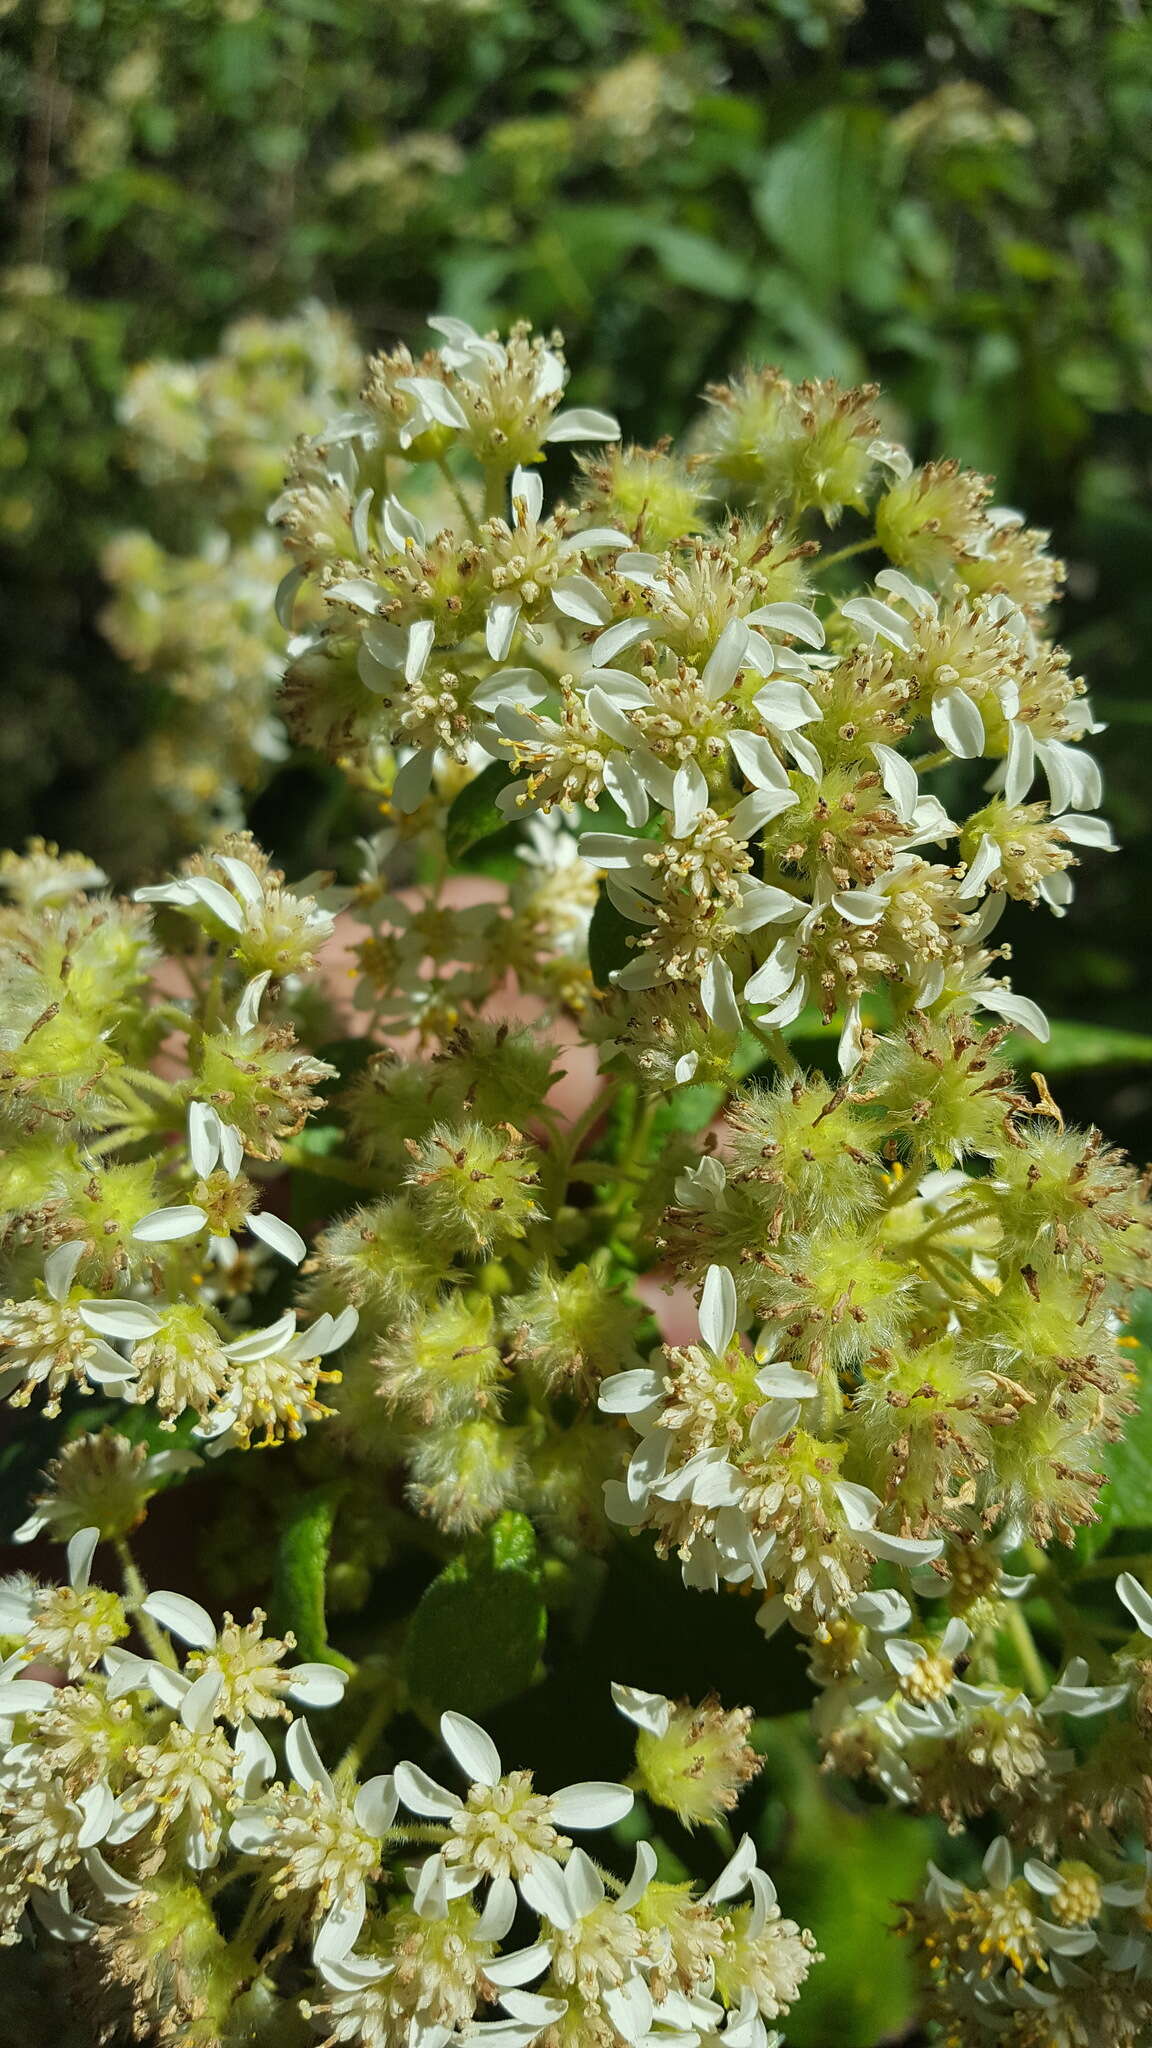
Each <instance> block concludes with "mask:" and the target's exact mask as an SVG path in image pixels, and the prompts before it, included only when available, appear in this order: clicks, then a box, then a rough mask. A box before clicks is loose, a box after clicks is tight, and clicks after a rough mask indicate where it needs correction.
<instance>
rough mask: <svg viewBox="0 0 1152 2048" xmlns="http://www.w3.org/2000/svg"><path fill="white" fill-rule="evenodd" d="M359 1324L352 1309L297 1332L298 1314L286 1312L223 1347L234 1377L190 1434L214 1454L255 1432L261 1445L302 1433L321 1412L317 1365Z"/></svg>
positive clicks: (319, 1365)
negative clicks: (261, 1438)
mask: <svg viewBox="0 0 1152 2048" xmlns="http://www.w3.org/2000/svg"><path fill="white" fill-rule="evenodd" d="M358 1322H359V1314H358V1312H357V1310H356V1309H354V1308H346V1309H343V1310H342V1311H341V1313H340V1315H338V1316H335V1317H334V1316H331V1315H329V1314H327V1312H325V1314H323V1315H320V1316H317V1318H316V1320H315V1322H313V1323H310V1324H309V1326H308V1328H307V1329H306V1330H297V1328H296V1311H295V1310H294V1309H288V1310H287V1311H286V1313H285V1314H284V1315H282V1316H281V1317H280V1319H279V1321H278V1322H275V1323H271V1324H269V1326H268V1327H267V1328H266V1329H263V1330H253V1331H251V1332H250V1333H249V1335H247V1336H246V1337H238V1338H237V1339H236V1340H235V1342H234V1343H231V1344H226V1345H225V1346H224V1356H225V1358H226V1359H227V1360H228V1363H229V1365H230V1366H231V1367H232V1368H233V1372H234V1377H233V1379H232V1383H231V1385H230V1386H228V1387H226V1388H225V1390H224V1392H223V1394H222V1395H221V1397H220V1401H219V1404H218V1405H217V1407H216V1408H214V1409H213V1410H212V1412H211V1414H209V1415H207V1416H205V1418H204V1420H203V1421H202V1422H199V1423H198V1424H197V1426H196V1429H195V1431H194V1434H195V1435H196V1436H197V1437H199V1438H201V1439H202V1440H203V1441H204V1442H206V1443H207V1444H208V1445H209V1446H210V1448H211V1450H212V1451H213V1452H214V1453H218V1452H220V1451H222V1450H225V1449H228V1448H230V1446H231V1444H232V1443H233V1442H241V1443H244V1442H247V1440H248V1438H249V1436H250V1435H251V1434H252V1432H253V1431H254V1430H256V1429H263V1430H264V1432H265V1440H266V1441H268V1442H276V1441H278V1440H279V1439H280V1438H281V1437H284V1436H289V1437H296V1436H300V1435H302V1434H303V1419H304V1417H305V1416H306V1415H309V1414H313V1415H314V1414H317V1413H320V1412H322V1411H321V1410H320V1406H319V1404H318V1403H317V1401H316V1400H315V1398H314V1396H315V1388H316V1383H317V1381H318V1380H319V1379H321V1378H322V1377H324V1374H323V1372H322V1369H321V1360H323V1359H324V1358H327V1357H328V1356H329V1355H330V1354H331V1353H332V1352H333V1351H338V1350H339V1349H340V1346H341V1345H342V1344H346V1343H347V1341H348V1339H349V1337H351V1335H352V1333H353V1331H354V1330H355V1328H356V1326H357V1323H358Z"/></svg>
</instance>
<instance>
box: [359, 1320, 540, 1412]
mask: <svg viewBox="0 0 1152 2048" xmlns="http://www.w3.org/2000/svg"><path fill="white" fill-rule="evenodd" d="M493 1323H494V1312H493V1307H492V1303H491V1301H489V1300H488V1299H486V1298H485V1297H484V1296H482V1295H481V1296H470V1297H469V1298H468V1299H464V1298H462V1297H460V1296H454V1297H451V1298H450V1299H449V1300H447V1301H445V1302H443V1303H441V1304H440V1305H438V1306H437V1307H435V1308H432V1309H430V1310H429V1311H428V1312H427V1313H426V1314H424V1315H421V1316H418V1317H416V1318H414V1320H413V1321H412V1322H410V1323H408V1324H406V1325H405V1326H404V1327H402V1328H401V1329H399V1330H397V1331H396V1333H395V1335H394V1336H393V1337H391V1338H389V1339H388V1340H387V1341H386V1342H385V1344H384V1345H383V1346H382V1348H381V1349H380V1350H379V1351H378V1352H377V1353H376V1356H375V1358H374V1360H373V1366H374V1369H375V1371H376V1374H377V1390H378V1392H379V1394H380V1396H381V1398H382V1399H383V1400H384V1401H385V1402H386V1403H387V1406H388V1408H389V1411H390V1412H391V1413H392V1414H393V1415H396V1416H398V1417H402V1418H404V1419H405V1420H406V1421H408V1422H409V1423H410V1424H416V1425H418V1426H419V1427H421V1428H431V1427H432V1426H433V1425H434V1424H437V1423H442V1422H463V1421H466V1420H467V1419H468V1418H469V1417H470V1416H474V1415H477V1414H484V1413H490V1414H498V1413H499V1410H500V1405H501V1401H500V1395H501V1388H502V1386H503V1383H504V1381H505V1380H506V1379H507V1378H508V1373H507V1369H506V1367H505V1365H504V1363H503V1360H502V1359H501V1356H500V1353H499V1351H498V1349H497V1347H496V1345H495V1343H494V1342H493Z"/></svg>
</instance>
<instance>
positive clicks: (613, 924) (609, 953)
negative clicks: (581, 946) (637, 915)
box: [588, 882, 636, 989]
mask: <svg viewBox="0 0 1152 2048" xmlns="http://www.w3.org/2000/svg"><path fill="white" fill-rule="evenodd" d="M629 936H631V937H632V938H635V936H636V926H635V925H634V924H633V923H632V920H631V919H630V918H627V917H625V915H624V913H623V911H622V910H617V908H616V905H615V904H614V903H613V901H612V898H611V897H610V896H609V894H608V891H607V889H606V888H605V886H604V884H603V882H601V884H600V894H599V895H598V896H597V898H596V908H595V910H594V911H593V912H592V922H591V924H590V925H589V927H588V965H589V967H590V968H591V970H592V979H593V981H594V982H595V983H596V986H597V988H605V989H606V988H611V986H612V975H613V973H614V972H615V970H616V969H617V968H619V967H626V966H627V965H628V962H629V960H630V959H631V958H632V952H633V948H632V947H631V946H629V944H628V939H629Z"/></svg>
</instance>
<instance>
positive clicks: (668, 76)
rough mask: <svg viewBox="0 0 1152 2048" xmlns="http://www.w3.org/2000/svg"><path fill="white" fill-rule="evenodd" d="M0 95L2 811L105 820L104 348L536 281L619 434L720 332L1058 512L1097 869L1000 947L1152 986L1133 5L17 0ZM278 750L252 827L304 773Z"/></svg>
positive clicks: (467, 295)
mask: <svg viewBox="0 0 1152 2048" xmlns="http://www.w3.org/2000/svg"><path fill="white" fill-rule="evenodd" d="M0 135H2V136H3V137H4V138H5V140H4V142H3V143H2V144H0V200H2V202H3V219H4V222H5V227H4V230H3V248H2V250H0V266H2V269H0V361H2V367H0V414H2V421H0V546H2V550H3V572H2V573H3V600H4V610H5V619H6V628H7V631H6V639H7V647H6V656H7V659H6V664H5V671H6V673H5V685H4V687H5V696H6V706H5V715H4V718H3V720H2V721H0V768H3V770H4V773H3V778H2V788H3V799H2V800H3V802H4V804H5V807H6V815H5V819H4V837H5V839H6V840H8V839H14V838H20V837H22V836H23V835H24V834H25V833H26V832H27V831H28V830H30V829H39V830H43V831H47V832H50V833H54V834H63V835H64V836H65V837H68V838H70V839H75V838H77V837H79V836H83V837H84V838H85V839H86V841H87V843H88V845H89V846H91V847H92V848H93V849H94V850H96V851H97V852H99V851H100V850H101V845H100V841H101V829H102V828H101V824H100V790H101V779H102V774H103V771H104V769H105V767H106V765H107V763H108V761H109V760H110V758H111V757H112V756H114V755H116V754H122V753H123V752H124V751H125V749H126V748H127V747H129V746H132V745H135V744H136V743H137V742H138V741H139V739H140V737H141V735H142V734H144V733H145V732H146V729H147V726H148V721H149V715H150V701H149V692H148V690H147V689H146V688H141V687H140V686H139V685H134V684H133V683H132V682H131V681H130V679H129V677H128V675H127V673H126V670H125V669H124V667H123V666H122V665H121V664H120V663H119V662H118V661H117V660H116V658H115V656H114V655H113V654H112V653H111V651H110V650H109V648H108V646H107V645H106V643H105V642H104V640H103V638H102V636H101V635H100V633H99V631H98V629H97V625H96V621H97V619H98V617H99V614H100V611H101V608H102V604H103V602H104V593H103V592H102V588H101V582H100V576H99V570H98V561H99V557H100V554H101V550H102V548H103V547H104V546H105V544H106V542H107V540H108V538H109V537H110V535H112V534H113V533H115V532H117V531H119V530H120V529H122V528H124V527H126V526H140V525H144V526H150V525H153V524H154V518H153V515H152V512H151V511H150V508H149V506H148V503H147V492H146V487H145V484H144V483H143V481H142V480H141V478H140V477H139V476H138V475H137V474H136V473H135V472H134V471H133V470H132V468H131V466H130V464H129V462H128V460H127V459H126V448H125V440H124V435H123V431H122V429H121V427H120V425H119V424H118V421H117V416H116V405H117V398H118V394H119V393H120V392H121V390H122V387H123V384H124V381H125V377H126V374H127V372H128V370H129V368H130V367H131V366H132V365H133V364H135V363H137V362H139V361H141V360H143V359H147V358H149V357H154V356H157V355H160V356H165V355H167V356H171V357H174V358H177V359H181V358H190V357H196V356H202V355H204V354H206V353H208V352H210V351H211V350H212V349H213V348H214V347H215V345H216V343H217V341H218V338H219V335H220V332H221V330H222V328H223V327H224V325H225V324H226V323H227V322H228V321H229V320H231V319H234V318H235V317H236V316H237V315H239V314H242V313H250V312H265V313H269V314H272V315H280V316H283V315H284V314H286V313H288V312H290V311H291V310H293V309H294V308H295V307H296V306H297V305H298V304H299V303H300V302H301V300H302V299H303V298H304V297H305V296H306V295H308V294H318V295H319V296H320V297H321V298H323V299H324V300H325V301H326V302H327V303H329V304H331V305H333V306H338V307H339V308H341V309H342V310H343V311H344V312H345V313H346V314H348V315H349V316H350V318H351V319H352V321H353V322H354V323H355V325H356V326H357V328H358V330H359V332H360V334H361V336H362V338H363V340H364V342H365V344H366V345H367V346H373V345H378V344H381V343H386V342H390V341H393V340H395V339H396V338H397V337H402V338H407V339H410V340H413V341H417V340H418V339H419V338H420V334H421V327H422V321H423V317H424V315H425V314H426V313H428V312H429V311H432V310H434V309H435V308H437V307H440V308H442V309H447V310H450V311H453V312H456V313H460V314H462V315H464V316H465V317H467V318H469V319H472V320H475V321H478V322H479V323H480V324H481V325H484V324H487V323H489V322H496V321H504V322H506V321H508V320H510V319H512V318H514V317H517V316H520V315H524V316H527V317H528V318H530V319H532V320H533V321H535V322H537V323H539V324H542V325H544V326H546V327H551V326H552V325H554V324H558V325H560V326H561V327H562V329H563V330H564V332H565V334H566V336H567V339H568V346H569V352H570V355H571V357H572V360H573V363H574V366H575V370H576V375H577V385H578V390H579V392H580V395H581V397H582V398H584V399H586V400H587V401H589V402H591V403H595V402H597V401H598V400H601V399H603V400H606V399H608V398H609V397H610V398H611V401H612V403H613V406H614V407H615V408H616V409H617V410H620V411H622V412H623V416H624V422H625V427H626V430H627V431H629V432H631V433H634V434H636V435H637V436H639V437H642V438H651V437H654V436H656V435H658V434H659V433H661V432H662V431H664V430H665V429H666V428H668V427H670V426H672V425H673V424H674V423H676V422H678V421H679V420H680V419H681V418H682V417H683V414H684V411H685V408H686V406H688V405H689V404H690V401H691V398H692V394H693V393H695V392H696V391H697V390H698V389H699V388H700V386H701V385H702V384H703V383H705V382H706V381H707V380H708V379H709V378H716V377H721V376H723V375H724V374H725V373H726V372H727V371H728V370H729V369H730V368H732V367H734V366H739V364H740V363H741V362H742V361H743V360H744V359H745V358H747V357H754V358H759V359H769V360H775V361H777V362H779V363H780V364H781V365H782V366H783V368H784V369H785V370H786V371H787V372H788V373H789V374H793V375H795V374H801V375H802V374H805V373H813V374H816V375H829V374H835V375H837V376H840V377H843V378H846V379H848V380H858V379H861V378H864V377H870V376H872V377H876V378H877V379H879V380H880V381H881V382H882V383H883V385H884V387H885V391H886V393H887V397H888V402H889V404H890V405H891V407H892V408H893V410H894V415H895V420H896V423H897V424H899V426H900V427H901V430H902V431H904V432H905V433H907V434H909V435H910V436H911V437H912V438H914V440H915V441H916V443H917V444H918V452H921V453H925V454H927V453H931V452H935V451H947V452H949V453H952V454H956V455H958V456H960V457H961V458H963V459H964V460H966V461H968V462H970V463H973V464H975V465H977V466H979V467H981V468H986V469H990V470H993V471H995V472H996V473H997V475H998V477H999V480H1000V494H1001V496H1002V497H1004V498H1005V499H1007V500H1009V501H1011V502H1019V503H1022V504H1025V505H1026V506H1027V508H1028V511H1029V515H1030V516H1031V517H1036V518H1039V519H1040V520H1042V521H1043V522H1045V523H1047V524H1049V525H1051V526H1052V528H1053V529H1054V531H1055V534H1056V538H1057V542H1058V545H1059V546H1060V548H1061V550H1062V551H1063V552H1065V553H1066V555H1067V557H1068V559H1069V562H1070V568H1071V578H1070V583H1071V599H1070V604H1069V606H1068V610H1067V615H1066V616H1067V626H1066V631H1067V634H1068V636H1069V637H1070V638H1071V641H1072V645H1073V649H1074V653H1075V655H1076V657H1077V660H1078V661H1080V662H1082V664H1083V665H1084V667H1085V668H1086V669H1087V670H1088V671H1089V673H1090V676H1091V679H1092V682H1093V687H1094V691H1095V694H1096V701H1097V703H1098V705H1099V709H1100V715H1101V716H1102V717H1104V718H1106V719H1107V720H1108V721H1109V724H1110V728H1111V729H1110V731H1109V732H1108V733H1107V734H1105V735H1104V736H1103V737H1102V739H1101V741H1100V743H1099V744H1100V750H1101V752H1102V754H1103V755H1104V756H1105V757H1106V765H1107V768H1108V773H1109V785H1110V798H1109V805H1110V809H1111V811H1112V814H1113V815H1114V817H1115V818H1116V822H1117V826H1118V830H1119V833H1120V836H1121V838H1122V839H1123V841H1124V842H1125V845H1126V848H1127V856H1126V859H1125V862H1124V863H1123V867H1122V869H1119V868H1116V867H1112V868H1111V869H1110V868H1109V864H1108V863H1105V862H1098V863H1096V864H1095V867H1094V869H1093V870H1092V871H1091V872H1090V873H1088V874H1086V875H1085V877H1084V887H1083V893H1082V895H1081V897H1080V907H1079V908H1078V910H1077V912H1076V913H1075V915H1074V919H1073V923H1072V925H1071V926H1070V927H1065V928H1063V929H1061V928H1055V929H1054V928H1053V927H1052V925H1051V924H1050V923H1049V921H1048V920H1047V918H1046V917H1044V918H1043V919H1041V918H1039V917H1038V918H1037V919H1035V920H1034V921H1030V922H1029V924H1028V927H1027V929H1026V930H1025V931H1024V933H1023V935H1022V938H1021V939H1020V940H1019V942H1018V950H1019V951H1020V952H1021V953H1023V954H1025V955H1026V956H1028V957H1027V958H1026V959H1025V961H1024V962H1023V966H1022V971H1023V972H1024V974H1025V976H1026V978H1027V980H1028V985H1029V986H1030V987H1032V988H1034V989H1035V990H1036V993H1037V994H1038V996H1039V997H1040V998H1041V999H1042V1000H1044V1001H1046V1002H1047V1003H1048V1004H1050V1005H1051V1006H1052V1007H1053V1009H1054V1010H1055V1011H1057V1012H1058V1013H1063V1014H1065V1015H1068V1014H1073V1015H1080V1016H1082V1017H1084V1018H1086V1019H1091V1020H1094V1021H1098V1022H1105V1023H1111V1024H1119V1025H1123V1026H1126V1027H1127V1028H1129V1029H1132V1030H1140V1029H1141V1028H1142V1027H1144V1026H1145V1025H1146V1024H1147V1014H1146V1011H1147V1006H1146V999H1145V998H1146V986H1145V982H1144V979H1143V976H1142V952H1143V947H1142V944H1141V937H1140V934H1139V932H1138V930H1137V931H1134V929H1133V922H1134V921H1133V919H1132V917H1131V904H1132V901H1133V891H1134V884H1136V878H1137V877H1138V875H1139V874H1140V872H1142V871H1147V868H1148V864H1149V861H1150V860H1152V834H1150V826H1152V814H1150V805H1149V798H1148V795H1147V791H1146V786H1145V778H1144V776H1143V775H1142V772H1141V768H1140V755H1141V742H1142V740H1143V738H1144V728H1145V726H1146V725H1147V724H1148V722H1149V720H1152V708H1150V707H1149V705H1148V704H1147V702H1146V699H1145V694H1144V681H1143V674H1142V666H1141V662H1140V655H1141V653H1142V650H1143V647H1144V645H1145V644H1146V642H1147V639H1148V637H1149V630H1150V629H1152V588H1150V585H1149V580H1148V577H1147V574H1146V571H1145V567H1144V564H1145V561H1146V558H1147V553H1148V548H1149V543H1150V541H1152V513H1150V512H1149V505H1148V496H1147V489H1146V486H1147V481H1148V476H1149V471H1150V469H1152V418H1150V401H1152V293H1150V291H1149V270H1150V267H1152V253H1150V243H1149V237H1148V232H1147V222H1148V213H1149V201H1150V198H1152V21H1150V20H1149V18H1148V16H1147V14H1146V12H1145V11H1144V10H1143V9H1139V8H1134V7H1131V6H1128V5H1126V4H1125V0H943V4H940V0H921V4H917V0H882V4H880V0H874V4H870V5H861V4H859V0H547V4H541V0H499V4H497V0H412V4H410V5H408V6H406V7H404V8H394V9H387V10H382V9H381V8H379V7H378V6H374V5H372V4H370V0H282V4H281V5H279V6H278V7H275V8H270V7H260V6H258V5H257V4H256V0H16V4H15V5H12V4H11V0H10V4H9V6H8V8H7V12H6V18H5V19H4V22H3V36H2V39H0ZM171 495H172V494H171V493H169V498H171ZM170 514H171V507H170V506H169V517H170ZM284 788H285V789H286V790H287V791H288V792H289V797H288V800H287V801H286V802H280V801H278V800H277V796H276V791H275V790H274V791H273V797H272V799H271V801H270V802H268V803H266V804H265V805H264V806H262V807H261V814H260V817H259V819H258V822H259V824H260V826H261V829H262V830H264V831H265V832H266V833H268V832H269V831H270V832H271V833H272V835H273V836H275V834H276V832H277V830H278V823H277V821H278V819H279V818H281V817H282V816H283V814H284V812H285V811H286V810H289V809H290V810H291V811H292V812H293V813H294V814H298V812H299V808H300V807H299V804H298V802H297V798H298V796H299V794H300V791H299V784H298V782H297V781H291V782H288V783H285V784H284ZM117 837H118V839H119V842H120V845H121V847H122V846H123V841H124V833H123V829H122V827H121V828H120V829H119V830H118V834H117ZM289 850H290V849H289ZM1137 900H1138V898H1137ZM1074 1087H1075V1084H1073V1089H1074ZM1109 1087H1110V1089H1111V1102H1110V1104H1105V1105H1104V1106H1103V1114H1104V1116H1105V1120H1106V1121H1110V1122H1111V1124H1112V1125H1113V1127H1115V1128H1116V1129H1117V1130H1120V1129H1125V1130H1127V1131H1128V1132H1129V1133H1131V1131H1132V1130H1133V1128H1134V1127H1135V1128H1137V1129H1138V1127H1139V1125H1140V1124H1141V1123H1144V1124H1145V1125H1146V1126H1150V1123H1152V1120H1150V1118H1149V1111H1150V1109H1152V1090H1150V1089H1149V1088H1148V1087H1147V1086H1146V1084H1145V1082H1144V1080H1143V1079H1142V1078H1141V1075H1140V1070H1139V1069H1137V1068H1135V1067H1133V1068H1129V1069H1124V1070H1121V1071H1119V1072H1117V1073H1115V1074H1114V1075H1113V1077H1112V1078H1111V1080H1110V1082H1109ZM1078 1106H1079V1105H1078V1104H1076V1103H1075V1102H1073V1107H1078ZM1096 1113H1097V1114H1100V1113H1101V1109H1100V1106H1099V1104H1097V1108H1096Z"/></svg>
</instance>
